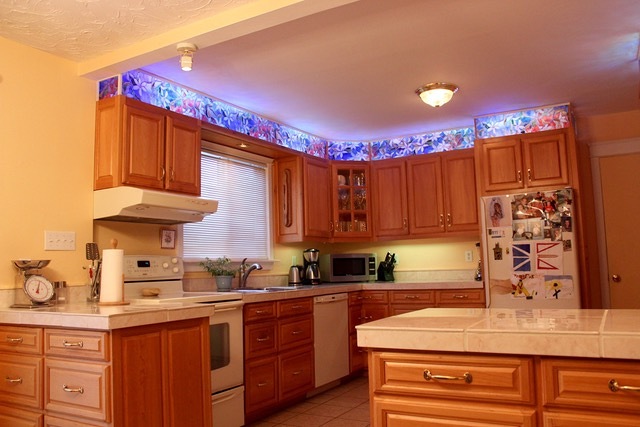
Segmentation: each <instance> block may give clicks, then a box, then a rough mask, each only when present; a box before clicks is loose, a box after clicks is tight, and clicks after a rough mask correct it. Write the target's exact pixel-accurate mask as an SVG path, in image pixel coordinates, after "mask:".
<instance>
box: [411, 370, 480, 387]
mask: <svg viewBox="0 0 640 427" xmlns="http://www.w3.org/2000/svg"><path fill="white" fill-rule="evenodd" d="M422 375H423V376H424V379H425V380H427V381H431V380H446V381H464V382H465V383H467V384H471V382H472V381H473V376H472V375H471V374H470V373H469V372H465V373H464V375H462V376H461V377H452V376H449V375H433V374H432V373H431V371H430V370H428V369H425V370H424V373H423V374H422Z"/></svg>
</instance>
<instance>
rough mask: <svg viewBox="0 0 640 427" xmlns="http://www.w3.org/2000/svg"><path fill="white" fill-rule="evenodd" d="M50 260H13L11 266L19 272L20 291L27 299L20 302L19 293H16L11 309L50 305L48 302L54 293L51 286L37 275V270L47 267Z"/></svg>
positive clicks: (44, 278) (46, 280)
mask: <svg viewBox="0 0 640 427" xmlns="http://www.w3.org/2000/svg"><path fill="white" fill-rule="evenodd" d="M50 262H51V261H50V260H30V259H20V260H14V261H13V265H15V266H16V268H17V269H18V270H19V271H20V276H21V277H22V289H23V290H24V295H26V297H27V300H26V301H27V302H22V301H20V298H19V292H16V303H15V304H13V305H12V306H11V307H12V308H39V307H47V306H49V305H51V303H50V301H51V299H52V298H53V297H54V295H55V292H54V288H53V284H52V283H51V282H50V281H49V280H48V279H47V278H46V277H44V276H42V275H40V274H37V272H38V270H40V269H41V268H44V267H46V266H47V265H49V263H50Z"/></svg>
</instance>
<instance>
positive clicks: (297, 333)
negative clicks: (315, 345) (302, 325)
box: [291, 331, 302, 335]
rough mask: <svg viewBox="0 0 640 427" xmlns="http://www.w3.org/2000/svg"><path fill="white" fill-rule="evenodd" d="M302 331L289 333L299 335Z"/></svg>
mask: <svg viewBox="0 0 640 427" xmlns="http://www.w3.org/2000/svg"><path fill="white" fill-rule="evenodd" d="M301 333H302V331H291V335H300V334H301Z"/></svg>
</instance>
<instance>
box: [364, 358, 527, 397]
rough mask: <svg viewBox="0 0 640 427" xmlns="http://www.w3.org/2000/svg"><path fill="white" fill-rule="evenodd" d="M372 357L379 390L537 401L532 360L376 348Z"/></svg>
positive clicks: (420, 394) (375, 388) (426, 394)
mask: <svg viewBox="0 0 640 427" xmlns="http://www.w3.org/2000/svg"><path fill="white" fill-rule="evenodd" d="M371 357H372V358H373V360H371V362H372V363H370V366H376V367H378V366H379V367H380V368H376V369H375V370H374V371H373V375H372V376H373V388H374V390H375V391H376V392H383V393H394V394H400V395H405V396H430V397H440V398H456V399H470V400H482V401H494V402H501V403H505V402H514V403H515V402H519V403H525V404H532V403H533V402H534V398H535V393H534V382H535V381H534V373H533V360H532V359H531V358H527V357H502V356H501V357H491V356H475V355H474V356H466V355H457V354H451V353H432V354H428V353H427V354H422V353H392V352H373V353H372V354H371ZM429 374H430V375H431V376H430V377H429ZM427 378H430V379H427Z"/></svg>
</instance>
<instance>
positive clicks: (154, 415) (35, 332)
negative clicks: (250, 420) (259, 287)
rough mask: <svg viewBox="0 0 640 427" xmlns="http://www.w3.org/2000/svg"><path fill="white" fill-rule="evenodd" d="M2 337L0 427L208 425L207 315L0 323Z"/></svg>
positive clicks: (196, 426) (209, 392)
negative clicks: (71, 324) (99, 324)
mask: <svg viewBox="0 0 640 427" xmlns="http://www.w3.org/2000/svg"><path fill="white" fill-rule="evenodd" d="M0 340H1V341H2V343H0V376H1V377H2V378H5V379H6V378H9V379H10V380H11V381H6V380H5V381H3V382H0V425H2V426H5V425H6V426H12V427H13V426H15V427H23V426H25V427H26V426H38V427H42V426H46V427H80V426H82V427H91V426H96V427H98V426H99V427H107V426H112V425H113V426H118V427H126V426H132V427H138V426H147V425H149V426H151V425H152V426H154V427H156V426H180V427H182V426H184V427H201V426H204V425H211V397H210V396H211V385H210V377H209V376H210V371H209V319H208V318H199V319H190V320H182V321H175V322H167V323H159V324H154V325H148V326H140V327H132V328H125V329H116V330H113V331H111V332H106V331H93V330H83V329H64V328H39V327H14V326H9V325H0ZM184 390H188V391H189V392H188V393H185V392H184Z"/></svg>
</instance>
